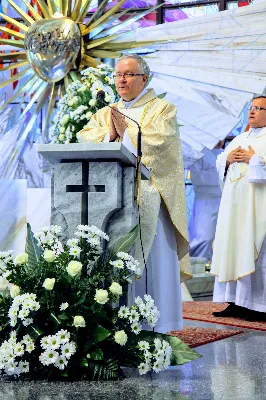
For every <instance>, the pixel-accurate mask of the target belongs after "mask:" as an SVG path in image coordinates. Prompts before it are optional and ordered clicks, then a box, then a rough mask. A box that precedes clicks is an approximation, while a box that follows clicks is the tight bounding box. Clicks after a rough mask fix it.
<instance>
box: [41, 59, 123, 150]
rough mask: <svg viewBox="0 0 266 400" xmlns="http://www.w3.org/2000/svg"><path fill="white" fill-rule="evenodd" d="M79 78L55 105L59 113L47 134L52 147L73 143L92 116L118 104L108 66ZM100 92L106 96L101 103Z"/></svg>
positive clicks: (90, 69) (92, 70)
mask: <svg viewBox="0 0 266 400" xmlns="http://www.w3.org/2000/svg"><path fill="white" fill-rule="evenodd" d="M80 74H81V80H80V81H79V80H76V81H74V82H73V83H71V84H70V85H69V86H68V87H67V90H66V94H65V95H64V96H63V97H62V98H61V99H60V100H59V102H58V112H57V114H56V115H55V117H54V119H53V121H52V127H51V128H50V130H49V134H50V137H51V139H52V142H53V143H66V144H68V143H76V142H77V141H78V140H77V137H76V134H77V133H78V132H79V131H80V130H81V129H83V128H84V126H85V125H86V124H87V123H88V122H89V121H90V119H91V117H92V116H93V114H95V113H96V111H98V110H99V109H100V108H103V107H104V106H106V105H108V104H111V103H114V102H115V101H116V100H118V95H117V91H116V88H115V83H114V79H113V77H112V75H113V68H112V67H111V66H109V65H106V64H100V65H98V66H97V68H93V67H89V68H86V69H84V70H83V71H81V72H80ZM100 90H101V91H104V92H105V97H104V100H98V99H97V93H98V91H100Z"/></svg>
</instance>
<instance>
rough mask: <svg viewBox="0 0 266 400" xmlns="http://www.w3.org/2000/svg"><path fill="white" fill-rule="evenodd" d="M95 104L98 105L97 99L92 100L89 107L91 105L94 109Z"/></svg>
mask: <svg viewBox="0 0 266 400" xmlns="http://www.w3.org/2000/svg"><path fill="white" fill-rule="evenodd" d="M95 104H96V100H95V99H91V100H90V101H89V105H90V106H91V107H94V106H95Z"/></svg>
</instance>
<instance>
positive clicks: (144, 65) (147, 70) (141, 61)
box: [117, 54, 151, 78]
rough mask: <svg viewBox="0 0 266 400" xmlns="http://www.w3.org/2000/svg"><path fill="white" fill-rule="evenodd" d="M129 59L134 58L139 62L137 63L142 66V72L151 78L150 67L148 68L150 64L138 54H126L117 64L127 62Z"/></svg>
mask: <svg viewBox="0 0 266 400" xmlns="http://www.w3.org/2000/svg"><path fill="white" fill-rule="evenodd" d="M128 58H133V59H134V60H136V61H137V63H138V64H139V66H140V70H141V72H142V73H143V74H144V75H147V77H148V78H149V76H150V73H151V71H150V67H149V66H148V64H147V63H146V61H145V60H144V59H143V58H142V57H140V56H139V55H138V54H124V55H123V56H121V57H120V58H119V59H118V61H117V63H119V61H121V60H127V59H128Z"/></svg>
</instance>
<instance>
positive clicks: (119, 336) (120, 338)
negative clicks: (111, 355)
mask: <svg viewBox="0 0 266 400" xmlns="http://www.w3.org/2000/svg"><path fill="white" fill-rule="evenodd" d="M114 338H115V342H116V343H118V344H120V346H125V344H126V342H127V334H126V333H125V331H117V332H116V333H115V336H114Z"/></svg>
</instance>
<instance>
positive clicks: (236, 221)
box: [211, 96, 266, 320]
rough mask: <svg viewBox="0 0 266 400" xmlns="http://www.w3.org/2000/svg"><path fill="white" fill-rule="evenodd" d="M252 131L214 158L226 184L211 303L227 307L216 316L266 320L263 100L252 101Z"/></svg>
mask: <svg viewBox="0 0 266 400" xmlns="http://www.w3.org/2000/svg"><path fill="white" fill-rule="evenodd" d="M248 123H249V125H250V127H251V128H250V129H249V131H248V132H244V133H242V134H241V135H239V136H237V137H236V138H235V139H234V140H233V141H232V142H231V143H230V145H229V146H228V147H227V148H226V149H225V151H224V152H223V153H222V154H221V155H220V156H219V157H218V159H217V168H218V172H219V177H220V180H221V181H222V182H224V188H223V194H222V199H221V205H220V210H219V215H218V221H217V228H216V234H215V241H214V252H213V259H212V266H211V273H212V274H214V275H216V280H215V287H214V295H213V301H214V302H228V303H230V304H229V306H228V307H227V308H226V309H225V310H223V311H221V312H215V313H213V314H214V315H215V316H217V317H219V316H220V317H226V316H228V317H229V316H231V317H236V316H239V317H242V318H245V319H247V320H256V319H261V320H263V319H265V316H266V314H265V313H266V240H265V235H266V96H258V97H256V98H254V99H253V101H252V104H251V106H250V108H249V115H248Z"/></svg>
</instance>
